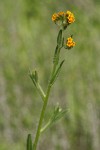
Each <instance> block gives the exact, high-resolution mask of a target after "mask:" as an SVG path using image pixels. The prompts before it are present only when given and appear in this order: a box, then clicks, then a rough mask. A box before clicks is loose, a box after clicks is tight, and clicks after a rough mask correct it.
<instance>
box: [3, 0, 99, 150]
mask: <svg viewBox="0 0 100 150" xmlns="http://www.w3.org/2000/svg"><path fill="white" fill-rule="evenodd" d="M99 4H100V2H99V1H98V0H84V1H81V0H78V1H77V0H66V1H65V0H62V1H58V0H53V1H52V0H48V1H36V0H17V1H14V0H9V1H8V0H3V1H0V150H7V149H10V150H13V149H14V150H20V149H21V150H24V149H25V144H26V137H27V134H28V133H33V138H34V134H35V131H36V126H37V122H38V118H39V114H40V109H41V104H42V102H41V101H40V97H39V96H38V93H37V92H36V91H35V88H34V86H33V85H32V82H31V80H30V78H29V76H28V71H29V69H31V70H32V69H34V68H37V70H38V72H39V78H40V81H41V84H42V86H43V88H44V90H46V86H47V81H48V78H49V74H50V69H51V67H52V63H51V61H52V57H53V51H54V49H55V46H56V36H57V33H58V29H57V27H56V26H55V25H54V23H52V21H51V16H52V14H53V13H54V12H58V11H66V10H71V11H72V12H73V13H74V14H75V16H76V22H75V23H74V24H73V25H71V26H70V27H69V30H68V31H66V33H65V36H66V37H68V36H69V35H70V33H72V34H73V35H74V39H75V41H76V43H77V45H76V47H75V48H73V49H72V50H71V51H65V50H63V51H62V58H63V57H64V58H65V59H66V62H65V65H64V67H63V69H62V72H61V73H60V77H59V79H58V81H57V82H56V84H55V86H54V88H53V91H52V94H51V99H50V102H49V104H48V110H47V113H46V116H45V118H46V120H48V118H49V116H50V114H51V112H52V110H53V109H52V107H54V105H55V103H57V102H59V103H60V105H61V106H62V107H64V108H66V107H67V109H68V113H67V115H66V117H65V118H64V119H63V120H62V121H60V122H59V123H57V124H56V125H54V126H53V127H51V129H50V130H49V131H46V132H47V133H46V135H45V134H44V135H43V138H42V139H40V145H39V147H38V149H41V150H46V149H48V150H99V148H100V141H99V139H100V134H99V133H100V109H99V108H100V61H99V60H100V42H99V31H100V19H99V16H100V11H99V10H100V5H99Z"/></svg>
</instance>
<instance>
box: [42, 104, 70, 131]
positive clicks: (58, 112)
mask: <svg viewBox="0 0 100 150" xmlns="http://www.w3.org/2000/svg"><path fill="white" fill-rule="evenodd" d="M66 112H67V109H64V110H62V109H61V108H60V107H59V104H57V106H56V107H55V108H54V111H53V113H52V115H51V117H50V119H49V121H48V122H47V124H46V125H45V126H44V127H43V128H42V129H41V132H44V131H45V130H46V129H47V128H49V127H51V126H52V125H53V123H55V122H56V121H58V120H60V119H61V118H62V117H64V115H65V114H66Z"/></svg>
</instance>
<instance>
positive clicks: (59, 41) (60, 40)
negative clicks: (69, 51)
mask: <svg viewBox="0 0 100 150" xmlns="http://www.w3.org/2000/svg"><path fill="white" fill-rule="evenodd" d="M61 43H62V30H60V31H59V33H58V37H57V45H58V46H60V45H61Z"/></svg>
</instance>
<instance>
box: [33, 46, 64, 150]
mask: <svg viewBox="0 0 100 150" xmlns="http://www.w3.org/2000/svg"><path fill="white" fill-rule="evenodd" d="M61 48H62V47H61ZM61 48H60V47H58V49H59V53H60V49H61ZM58 61H59V60H58ZM57 64H58V62H55V63H54V64H53V70H52V72H51V77H50V81H49V84H48V87H47V92H46V96H45V94H44V93H43V92H42V98H43V100H44V103H43V106H42V110H41V114H40V119H39V123H38V128H37V132H36V136H35V140H34V144H33V150H36V149H37V144H38V141H39V137H40V134H41V127H42V122H43V119H44V114H45V111H46V107H47V103H48V98H49V94H50V90H51V87H52V84H51V80H52V77H53V75H54V73H55V71H56V67H57ZM39 90H40V93H41V88H40V87H39Z"/></svg>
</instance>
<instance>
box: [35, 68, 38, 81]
mask: <svg viewBox="0 0 100 150" xmlns="http://www.w3.org/2000/svg"><path fill="white" fill-rule="evenodd" d="M35 81H36V82H38V73H37V71H36V70H35Z"/></svg>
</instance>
